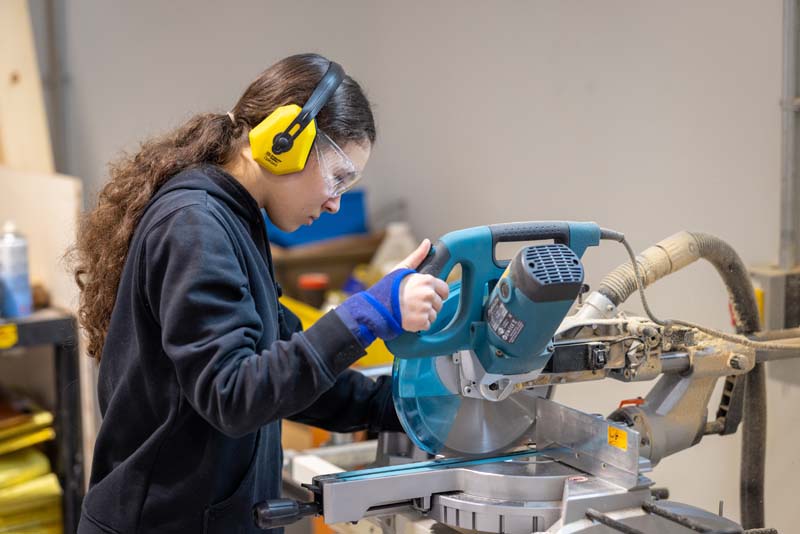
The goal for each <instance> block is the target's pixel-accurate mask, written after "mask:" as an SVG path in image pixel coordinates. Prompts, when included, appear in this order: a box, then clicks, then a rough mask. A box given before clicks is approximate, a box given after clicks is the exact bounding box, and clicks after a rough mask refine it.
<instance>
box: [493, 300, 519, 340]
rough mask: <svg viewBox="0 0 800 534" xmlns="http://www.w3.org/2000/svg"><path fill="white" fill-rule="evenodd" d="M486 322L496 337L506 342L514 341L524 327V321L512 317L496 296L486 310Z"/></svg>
mask: <svg viewBox="0 0 800 534" xmlns="http://www.w3.org/2000/svg"><path fill="white" fill-rule="evenodd" d="M486 322H488V323H489V328H491V329H492V331H493V332H494V333H495V334H497V337H499V338H500V339H502V340H503V341H505V342H506V343H514V341H516V340H517V338H518V337H519V333H520V332H522V329H523V328H524V327H525V323H523V322H522V321H520V320H519V319H517V318H516V317H514V316H513V315H512V314H511V312H510V311H508V308H506V307H505V305H504V304H503V302H502V301H501V300H500V299H498V298H496V299H494V300H493V301H492V303H491V304H490V305H489V309H488V310H486Z"/></svg>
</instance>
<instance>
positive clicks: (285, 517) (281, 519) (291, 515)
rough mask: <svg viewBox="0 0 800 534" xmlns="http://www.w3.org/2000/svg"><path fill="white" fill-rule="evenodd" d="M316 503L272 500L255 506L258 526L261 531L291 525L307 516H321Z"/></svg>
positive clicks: (254, 513)
mask: <svg viewBox="0 0 800 534" xmlns="http://www.w3.org/2000/svg"><path fill="white" fill-rule="evenodd" d="M319 512H320V510H319V505H318V504H317V503H315V502H300V501H295V500H294V499H270V500H268V501H264V502H260V503H258V504H256V505H255V506H253V516H254V519H255V522H256V526H257V527H258V528H261V529H264V530H266V529H270V528H279V527H285V526H287V525H291V524H292V523H294V522H295V521H299V520H300V519H302V518H304V517H306V516H310V515H311V516H313V515H319Z"/></svg>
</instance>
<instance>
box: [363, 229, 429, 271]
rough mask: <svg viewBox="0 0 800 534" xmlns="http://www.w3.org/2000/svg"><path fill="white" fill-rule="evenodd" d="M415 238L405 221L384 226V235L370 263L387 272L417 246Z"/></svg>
mask: <svg viewBox="0 0 800 534" xmlns="http://www.w3.org/2000/svg"><path fill="white" fill-rule="evenodd" d="M417 245H419V243H417V240H416V239H415V238H414V235H413V234H412V233H411V227H410V226H409V225H408V223H407V222H393V223H389V224H388V226H386V236H385V237H384V238H383V241H381V244H380V245H378V249H377V250H376V251H375V254H374V255H373V256H372V261H370V265H372V266H373V267H375V268H377V269H379V270H380V272H381V273H383V274H384V275H385V274H388V273H389V272H391V270H392V269H394V267H395V265H397V264H398V263H400V262H401V261H403V260H404V259H406V257H407V256H408V255H409V254H411V253H412V252H414V250H415V249H416V248H417Z"/></svg>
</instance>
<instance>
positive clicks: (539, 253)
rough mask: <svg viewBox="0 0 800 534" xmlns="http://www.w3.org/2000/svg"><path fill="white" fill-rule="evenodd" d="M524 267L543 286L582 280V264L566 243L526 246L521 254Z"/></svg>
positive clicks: (580, 281)
mask: <svg viewBox="0 0 800 534" xmlns="http://www.w3.org/2000/svg"><path fill="white" fill-rule="evenodd" d="M523 261H524V262H525V267H526V268H527V269H528V271H529V272H530V273H531V274H533V276H534V277H535V278H536V279H537V280H538V281H539V283H540V284H542V285H543V286H547V285H552V284H570V283H582V282H583V266H582V265H581V261H580V259H578V256H576V255H575V253H574V252H572V249H570V248H569V247H568V246H566V245H561V244H553V245H537V246H534V247H528V248H527V249H526V250H525V254H524V256H523Z"/></svg>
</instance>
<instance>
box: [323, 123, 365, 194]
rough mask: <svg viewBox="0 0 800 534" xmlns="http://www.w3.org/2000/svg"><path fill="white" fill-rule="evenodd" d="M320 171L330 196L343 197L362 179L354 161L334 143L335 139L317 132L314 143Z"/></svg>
mask: <svg viewBox="0 0 800 534" xmlns="http://www.w3.org/2000/svg"><path fill="white" fill-rule="evenodd" d="M314 148H315V150H316V153H317V161H318V162H319V170H320V172H321V173H322V177H323V178H324V179H325V183H326V184H327V186H328V196H330V197H331V198H335V197H339V196H342V195H343V194H344V193H345V192H346V191H348V190H350V189H351V188H352V187H353V186H354V185H355V184H356V183H358V181H359V180H360V179H361V173H360V172H359V171H358V169H356V166H355V164H354V163H353V161H352V160H351V159H350V158H349V157H348V155H347V154H345V153H344V150H342V149H341V148H339V145H337V144H336V143H334V142H333V139H331V138H330V137H328V136H327V135H325V133H324V132H322V131H321V130H317V138H316V140H315V141H314Z"/></svg>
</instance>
